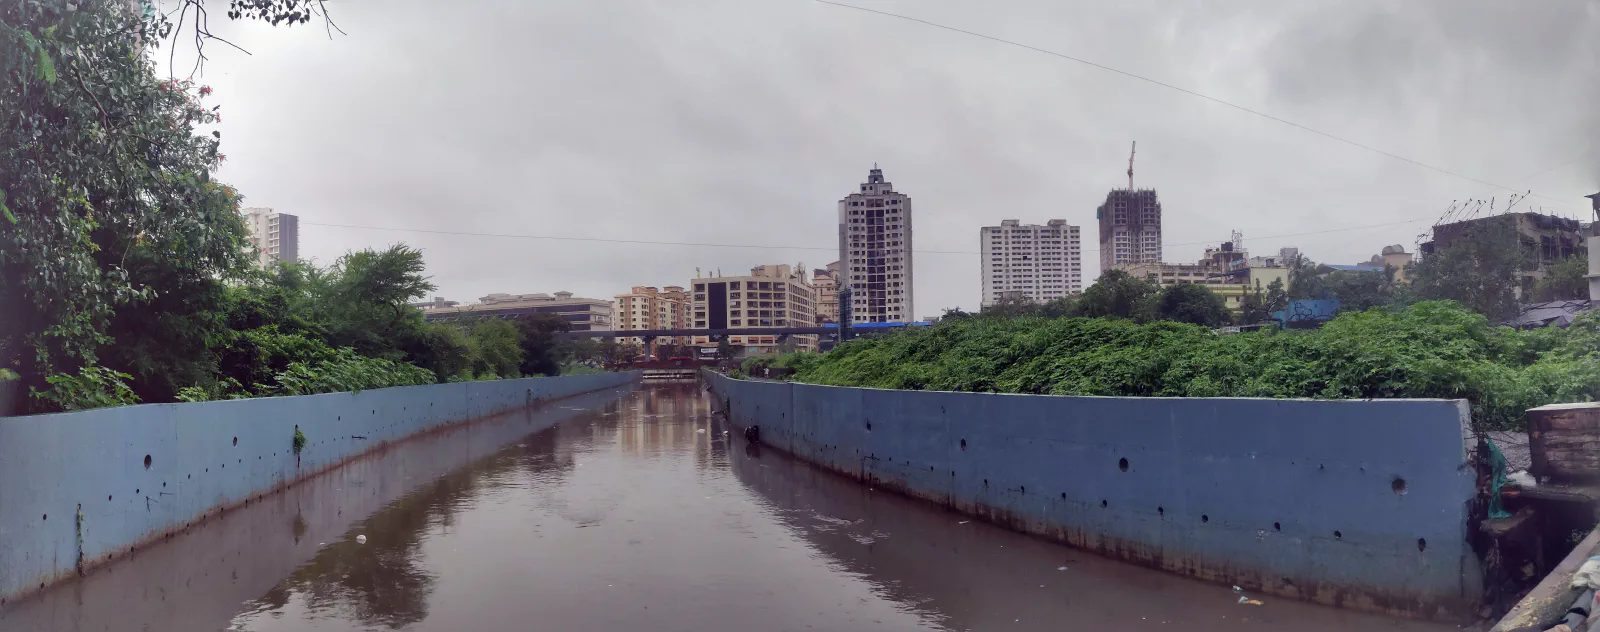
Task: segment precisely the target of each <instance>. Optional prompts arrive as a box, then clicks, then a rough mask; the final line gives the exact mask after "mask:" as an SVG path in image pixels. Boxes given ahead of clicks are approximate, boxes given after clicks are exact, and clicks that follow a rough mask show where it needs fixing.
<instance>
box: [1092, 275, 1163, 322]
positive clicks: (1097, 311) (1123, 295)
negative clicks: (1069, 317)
mask: <svg viewBox="0 0 1600 632" xmlns="http://www.w3.org/2000/svg"><path fill="white" fill-rule="evenodd" d="M1159 290H1160V288H1159V287H1157V286H1156V284H1154V283H1151V282H1149V281H1145V280H1143V279H1136V278H1134V277H1133V276H1132V275H1130V274H1128V273H1127V272H1125V271H1123V270H1107V271H1106V272H1103V273H1101V274H1100V278H1099V279H1098V280H1096V281H1095V282H1094V285H1091V286H1089V288H1088V289H1086V290H1084V291H1083V295H1082V296H1081V297H1079V298H1078V301H1077V305H1076V310H1075V311H1076V315H1078V316H1089V317H1095V318H1105V317H1110V318H1128V319H1133V320H1139V321H1143V320H1147V319H1149V318H1150V317H1151V316H1152V315H1153V311H1154V307H1155V298H1156V295H1157V294H1158V292H1159Z"/></svg>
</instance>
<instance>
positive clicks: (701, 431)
mask: <svg viewBox="0 0 1600 632" xmlns="http://www.w3.org/2000/svg"><path fill="white" fill-rule="evenodd" d="M694 433H695V434H705V433H706V429H705V428H700V429H698V430H695V431H694Z"/></svg>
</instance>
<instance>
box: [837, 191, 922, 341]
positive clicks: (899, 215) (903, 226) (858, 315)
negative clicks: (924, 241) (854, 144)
mask: <svg viewBox="0 0 1600 632" xmlns="http://www.w3.org/2000/svg"><path fill="white" fill-rule="evenodd" d="M839 264H840V268H841V270H840V272H839V284H840V286H841V287H849V288H850V311H851V322H856V323H886V322H908V321H911V320H912V319H913V316H912V300H911V288H912V274H911V197H910V196H907V195H905V194H903V193H896V192H895V190H894V185H893V184H892V183H889V182H885V181H884V179H883V170H882V169H879V168H878V167H877V165H873V167H872V171H871V172H869V173H868V175H867V181H866V182H864V183H862V184H861V191H860V192H858V193H851V194H850V195H849V196H848V197H846V198H844V199H843V200H839Z"/></svg>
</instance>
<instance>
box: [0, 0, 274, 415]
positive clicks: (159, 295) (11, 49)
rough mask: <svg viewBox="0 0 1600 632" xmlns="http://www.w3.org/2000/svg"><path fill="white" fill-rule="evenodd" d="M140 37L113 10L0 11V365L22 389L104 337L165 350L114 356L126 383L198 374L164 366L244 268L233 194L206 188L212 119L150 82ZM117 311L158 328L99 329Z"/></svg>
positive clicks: (188, 346) (77, 362) (27, 0)
mask: <svg viewBox="0 0 1600 632" xmlns="http://www.w3.org/2000/svg"><path fill="white" fill-rule="evenodd" d="M143 29H144V25H143V24H142V23H141V22H140V21H139V20H138V18H137V17H135V16H133V15H131V14H130V13H129V12H128V11H126V5H125V4H122V3H116V2H100V1H96V2H84V3H79V4H77V5H73V6H72V7H71V8H69V6H68V4H67V3H59V2H41V1H37V0H23V1H21V2H11V3H5V4H4V6H3V7H0V49H3V50H5V51H6V54H5V55H4V56H3V57H0V81H3V82H4V85H3V86H0V118H3V120H0V227H3V228H4V229H3V230H0V305H3V306H4V307H0V309H3V310H5V313H4V314H3V315H0V366H7V367H9V368H12V369H14V370H16V371H17V372H18V373H19V374H21V376H22V378H23V381H24V382H25V383H27V384H28V385H29V386H30V387H41V388H48V386H47V383H46V380H45V377H46V376H48V375H51V374H54V373H58V372H60V373H63V374H73V375H75V374H79V373H80V371H79V369H81V368H84V367H90V366H95V365H97V364H99V363H100V361H101V357H102V355H103V353H102V352H103V350H104V349H105V347H106V346H107V345H108V344H110V343H111V342H113V340H115V338H116V336H117V335H118V333H119V332H118V328H120V329H121V330H122V331H121V332H120V333H121V334H122V335H123V337H124V338H127V339H128V340H126V342H127V343H128V344H130V345H132V344H133V343H134V340H133V338H136V337H150V338H153V339H154V341H153V342H149V343H147V344H144V345H143V347H142V349H143V350H144V351H153V352H158V353H159V352H161V351H162V349H168V350H169V353H165V354H163V355H164V356H165V357H159V358H158V357H146V356H139V355H137V353H136V352H135V353H127V354H122V355H121V356H120V357H119V358H117V360H118V361H119V362H120V363H121V364H123V365H124V366H126V367H127V368H129V369H132V370H133V371H134V372H137V373H139V374H142V375H144V376H146V377H151V376H154V375H156V374H157V373H159V372H160V369H159V367H160V366H161V365H162V364H163V363H173V364H175V365H176V372H177V373H180V374H186V375H188V374H194V373H196V372H198V371H201V370H203V369H201V368H197V367H196V366H194V365H185V363H182V362H178V361H177V359H178V356H181V355H182V354H185V353H188V352H190V351H193V350H194V349H196V348H197V341H198V340H200V339H202V338H203V337H204V335H205V332H207V331H209V330H211V329H212V328H213V327H214V323H211V322H207V321H206V319H207V316H206V315H205V312H206V310H208V309H210V308H211V307H212V306H213V305H214V303H215V298H216V296H217V295H218V293H219V292H220V290H219V289H218V285H219V284H222V283H223V282H224V281H225V280H226V279H229V278H233V277H235V276H237V275H238V273H239V272H240V271H241V270H242V269H244V267H245V266H246V265H247V264H248V260H247V257H246V253H245V251H244V249H243V247H242V245H243V244H244V235H245V230H244V225H243V222H242V220H241V219H240V218H239V216H238V213H237V209H238V196H237V195H236V194H234V192H233V191H232V190H231V189H229V188H228V187H226V186H224V185H222V184H220V183H218V182H216V181H215V180H214V179H213V178H212V171H213V170H214V169H215V168H216V166H217V164H218V163H219V162H220V161H221V160H222V155H221V154H220V153H218V151H217V148H218V142H219V140H218V138H216V137H215V136H201V135H196V134H195V133H194V126H195V125H196V124H199V123H210V122H214V121H215V120H217V117H218V113H217V111H216V110H214V109H213V108H211V107H208V106H206V105H205V104H204V102H203V99H204V98H205V97H206V96H208V95H209V93H210V89H209V88H206V87H204V86H195V85H194V84H191V83H188V82H180V81H162V80H158V79H156V76H155V73H154V72H153V69H152V68H151V67H150V65H149V62H148V60H147V58H146V57H145V56H143V55H141V54H140V52H139V50H138V48H137V46H138V45H139V42H140V38H139V37H138V35H139V34H140V33H142V32H143ZM196 292H198V293H199V294H201V295H204V296H206V297H207V298H203V299H201V300H197V301H195V302H194V303H193V304H192V305H191V304H189V303H185V302H184V301H185V300H186V297H191V296H193V295H195V293H196ZM127 310H145V311H148V312H155V311H157V310H159V311H160V312H161V315H160V316H156V317H150V318H140V317H139V315H135V314H126V313H125V314H124V317H123V319H122V320H121V321H120V322H119V323H117V324H116V327H114V326H113V320H114V318H115V317H116V316H117V315H118V313H119V312H126V311H127ZM202 346H203V345H202ZM135 358H137V359H140V360H142V362H140V363H135V362H133V361H132V360H134V359H135ZM198 362H199V364H201V365H203V364H204V360H200V361H198ZM58 383H63V382H59V381H58Z"/></svg>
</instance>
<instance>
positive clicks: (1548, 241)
mask: <svg viewBox="0 0 1600 632" xmlns="http://www.w3.org/2000/svg"><path fill="white" fill-rule="evenodd" d="M1496 223H1504V224H1508V225H1511V226H1514V227H1515V228H1516V233H1517V237H1518V241H1519V242H1520V243H1521V246H1522V248H1524V249H1525V250H1527V251H1528V252H1529V254H1530V255H1531V257H1532V260H1533V264H1534V265H1533V266H1531V267H1530V268H1529V269H1525V270H1523V272H1522V278H1521V291H1522V292H1523V293H1524V294H1525V293H1526V292H1527V291H1528V290H1530V289H1531V288H1532V287H1533V284H1534V282H1536V281H1538V280H1539V279H1542V278H1544V275H1545V273H1546V272H1547V271H1549V269H1550V265H1551V264H1553V263H1555V262H1557V261H1560V260H1562V259H1567V258H1569V257H1576V256H1580V255H1587V253H1588V252H1589V248H1588V245H1587V244H1586V243H1585V236H1584V234H1583V226H1582V225H1581V224H1580V223H1579V221H1578V220H1576V219H1570V218H1566V217H1558V216H1555V215H1545V214H1543V213H1532V212H1522V213H1502V214H1500V215H1491V216H1489V217H1475V218H1472V219H1467V220H1461V221H1455V222H1450V223H1447V224H1436V225H1434V227H1433V231H1432V233H1433V234H1432V235H1431V237H1430V238H1429V239H1428V240H1427V241H1424V242H1422V243H1421V244H1419V245H1418V249H1419V250H1421V251H1422V255H1423V257H1427V256H1428V255H1431V254H1433V253H1434V252H1436V251H1438V250H1439V249H1442V248H1448V247H1450V245H1451V244H1453V243H1455V242H1456V241H1457V240H1461V239H1464V238H1466V237H1467V236H1468V235H1470V234H1472V233H1473V231H1476V230H1483V229H1488V228H1491V227H1493V226H1494V225H1495V224H1496Z"/></svg>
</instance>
